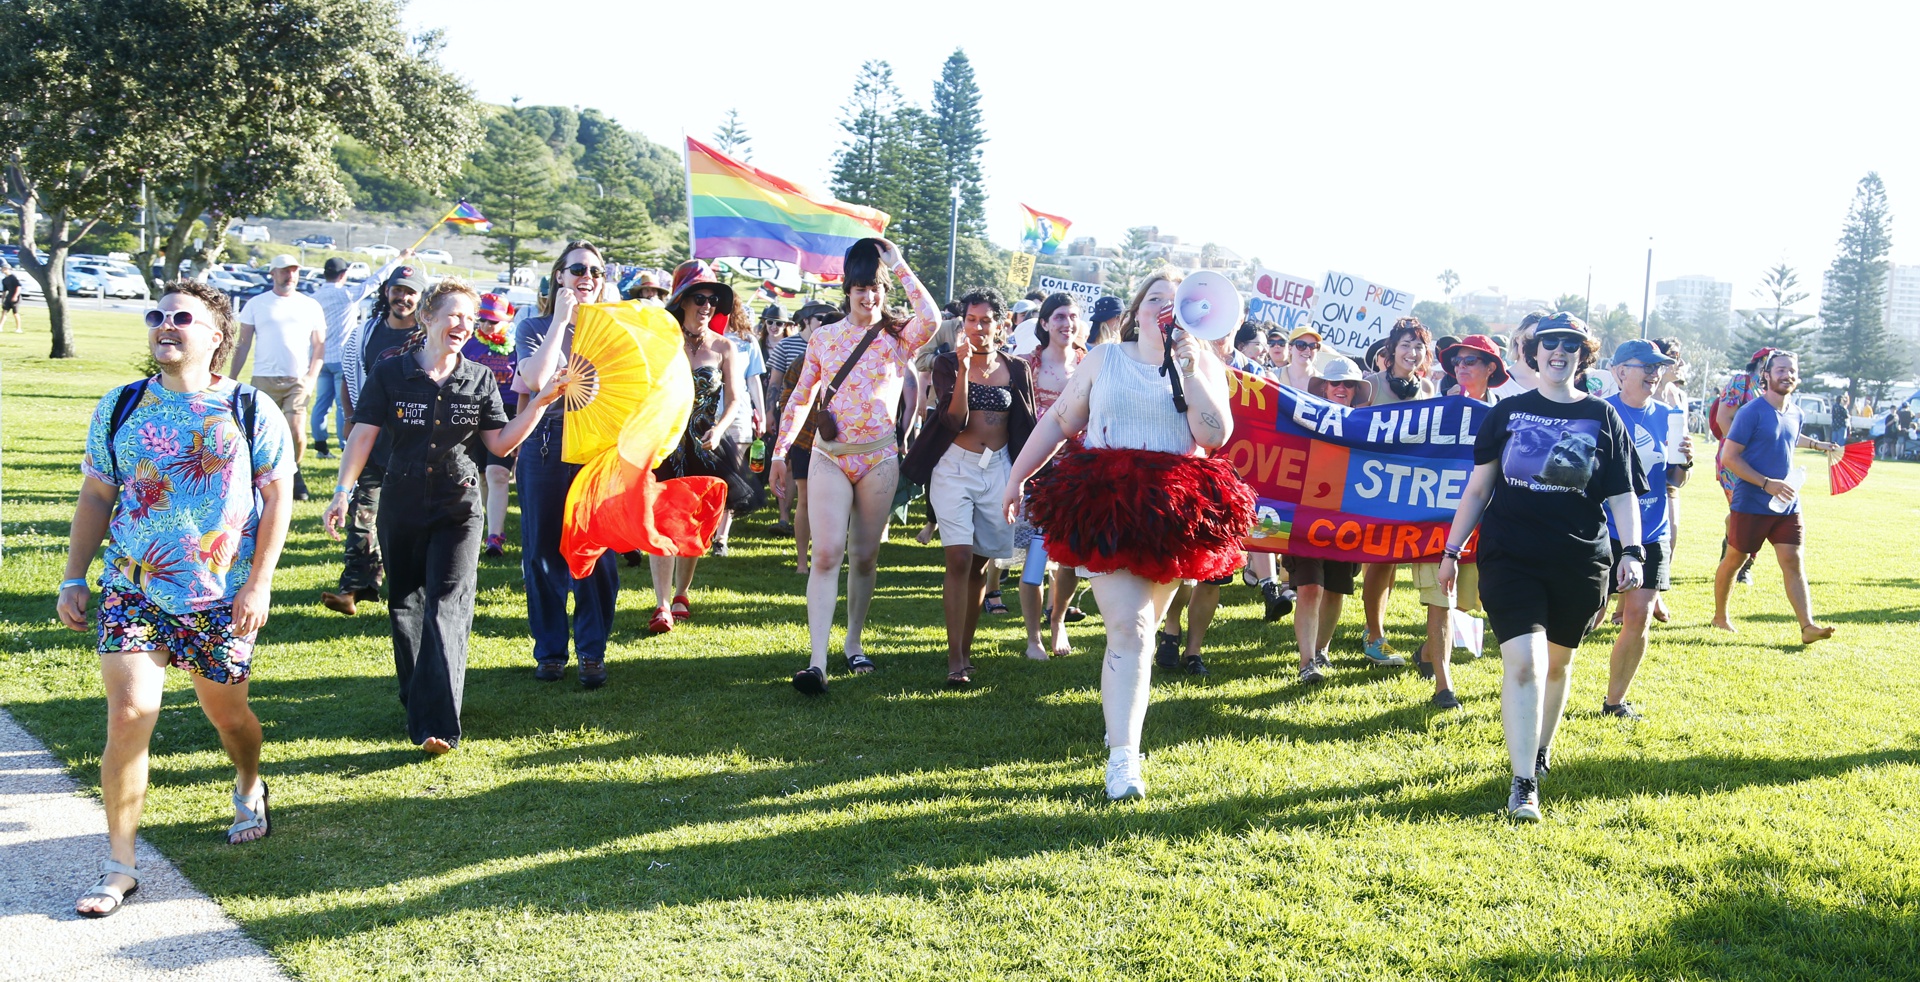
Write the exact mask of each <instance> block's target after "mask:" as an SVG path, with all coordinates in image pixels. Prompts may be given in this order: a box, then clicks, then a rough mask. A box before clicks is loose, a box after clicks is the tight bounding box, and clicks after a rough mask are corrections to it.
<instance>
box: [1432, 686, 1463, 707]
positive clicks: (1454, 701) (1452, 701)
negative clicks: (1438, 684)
mask: <svg viewBox="0 0 1920 982" xmlns="http://www.w3.org/2000/svg"><path fill="white" fill-rule="evenodd" d="M1431 701H1432V703H1433V708H1435V709H1459V708H1460V697H1459V696H1456V695H1454V694H1453V690H1452V689H1441V690H1440V691H1439V692H1436V693H1434V694H1433V699H1432V700H1431Z"/></svg>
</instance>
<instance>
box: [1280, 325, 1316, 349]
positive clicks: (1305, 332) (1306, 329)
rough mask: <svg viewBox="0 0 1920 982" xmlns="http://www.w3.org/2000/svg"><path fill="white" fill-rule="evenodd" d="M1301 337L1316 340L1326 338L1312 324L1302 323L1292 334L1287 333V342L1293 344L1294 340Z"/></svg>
mask: <svg viewBox="0 0 1920 982" xmlns="http://www.w3.org/2000/svg"><path fill="white" fill-rule="evenodd" d="M1301 338H1312V339H1314V340H1315V341H1322V340H1325V339H1324V338H1322V337H1321V336H1320V332H1319V331H1316V330H1314V329H1313V327H1312V326H1311V325H1307V324H1302V325H1300V326H1299V327H1296V328H1294V329H1293V333H1292V334H1289V335H1287V343H1288V344H1292V343H1293V342H1295V341H1298V340H1300V339H1301Z"/></svg>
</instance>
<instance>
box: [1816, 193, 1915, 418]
mask: <svg viewBox="0 0 1920 982" xmlns="http://www.w3.org/2000/svg"><path fill="white" fill-rule="evenodd" d="M1892 220H1893V216H1892V215H1890V214H1889V213H1888V211H1887V189H1886V187H1885V186H1884V185H1883V184H1881V183H1880V175H1879V174H1878V173H1876V172H1868V174H1867V176H1865V177H1863V178H1861V179H1860V184H1859V186H1858V187H1857V188H1856V189H1855V190H1854V195H1853V204H1852V205H1851V206H1850V207H1849V208H1848V209H1847V223H1846V225H1844V226H1843V227H1842V228H1841V230H1840V254H1839V255H1837V256H1835V257H1833V264H1832V265H1830V266H1828V267H1827V282H1826V287H1825V289H1824V290H1823V291H1822V296H1821V298H1820V320H1821V325H1820V352H1821V354H1822V355H1823V356H1824V358H1823V360H1822V362H1821V365H1820V367H1821V369H1822V370H1823V371H1827V372H1831V373H1832V374H1835V375H1839V376H1841V377H1843V378H1845V379H1846V380H1847V392H1848V393H1849V394H1850V395H1851V396H1852V397H1854V398H1856V399H1857V398H1859V397H1860V395H1861V393H1862V392H1863V391H1864V390H1865V389H1866V387H1867V384H1868V383H1876V385H1875V387H1876V388H1877V387H1879V385H1883V384H1885V383H1886V382H1889V381H1891V380H1893V379H1895V378H1898V377H1899V376H1901V375H1903V374H1905V372H1906V369H1907V364H1906V358H1905V357H1904V355H1903V353H1902V352H1901V351H1900V350H1899V349H1898V348H1896V347H1895V346H1894V343H1893V337H1892V335H1891V334H1889V333H1888V331H1887V325H1886V319H1885V303H1886V290H1887V271H1888V265H1889V264H1888V261H1887V253H1888V252H1890V251H1891V250H1892V249H1893V231H1892V228H1891V225H1892Z"/></svg>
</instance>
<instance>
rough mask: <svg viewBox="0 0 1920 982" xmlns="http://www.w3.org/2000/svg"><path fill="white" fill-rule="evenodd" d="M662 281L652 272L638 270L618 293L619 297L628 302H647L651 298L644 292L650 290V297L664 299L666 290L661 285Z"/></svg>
mask: <svg viewBox="0 0 1920 982" xmlns="http://www.w3.org/2000/svg"><path fill="white" fill-rule="evenodd" d="M662 279H664V277H662V276H661V275H660V274H659V273H658V272H656V271H654V270H651V269H643V270H640V271H639V272H636V273H634V274H633V278H632V279H630V280H628V281H627V282H626V284H625V285H624V287H623V288H622V289H621V291H620V295H621V296H623V297H626V298H627V299H628V300H647V299H651V297H649V296H648V294H647V293H646V291H648V290H651V291H653V293H652V297H664V296H666V295H667V288H666V286H665V285H663V284H662V283H661V280H662Z"/></svg>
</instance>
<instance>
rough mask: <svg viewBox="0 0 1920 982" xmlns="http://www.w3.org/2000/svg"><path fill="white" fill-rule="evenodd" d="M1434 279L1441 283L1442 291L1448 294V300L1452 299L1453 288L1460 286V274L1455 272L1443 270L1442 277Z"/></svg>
mask: <svg viewBox="0 0 1920 982" xmlns="http://www.w3.org/2000/svg"><path fill="white" fill-rule="evenodd" d="M1434 279H1436V280H1439V281H1440V291H1441V292H1442V293H1444V294H1446V296H1447V298H1448V299H1452V298H1453V288H1454V287H1457V286H1459V285H1460V274H1459V273H1456V272H1454V271H1453V270H1450V269H1445V270H1441V271H1440V275H1439V276H1436V277H1434Z"/></svg>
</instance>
